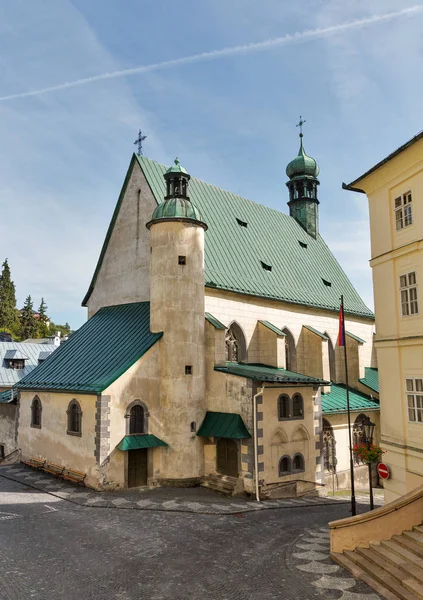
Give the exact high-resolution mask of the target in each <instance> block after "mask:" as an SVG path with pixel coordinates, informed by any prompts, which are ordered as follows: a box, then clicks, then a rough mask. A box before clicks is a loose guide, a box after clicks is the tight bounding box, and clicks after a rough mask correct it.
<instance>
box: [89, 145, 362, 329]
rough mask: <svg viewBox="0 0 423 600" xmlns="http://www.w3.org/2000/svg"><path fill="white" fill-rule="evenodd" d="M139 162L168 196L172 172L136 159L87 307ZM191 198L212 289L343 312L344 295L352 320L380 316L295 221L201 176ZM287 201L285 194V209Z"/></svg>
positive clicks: (160, 194)
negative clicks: (202, 229) (202, 226)
mask: <svg viewBox="0 0 423 600" xmlns="http://www.w3.org/2000/svg"><path fill="white" fill-rule="evenodd" d="M136 161H138V163H139V165H140V166H141V169H142V171H143V173H144V175H145V178H146V180H147V182H148V184H149V186H150V188H151V190H152V193H153V195H154V197H155V199H156V201H157V203H158V204H160V203H162V201H163V198H164V196H165V195H166V184H165V180H164V178H163V175H164V173H165V172H166V167H165V166H164V165H161V164H159V163H157V162H155V161H153V160H150V159H148V158H146V157H145V156H138V155H134V156H133V158H132V161H131V165H130V167H129V170H128V174H127V176H126V179H125V184H124V187H123V190H122V192H121V194H120V198H119V201H118V203H117V206H116V209H115V212H114V214H113V217H112V221H111V223H110V226H109V230H108V232H107V235H106V239H105V242H104V244H103V248H102V251H101V254H100V258H99V261H98V264H97V267H96V271H95V273H94V276H93V279H92V282H91V285H90V288H89V290H88V292H87V294H86V296H85V298H84V300H83V305H84V306H85V305H86V303H87V301H88V299H89V297H90V295H91V293H92V291H93V289H94V285H95V282H96V279H97V276H98V273H99V271H100V268H101V264H102V261H103V258H104V255H105V253H106V250H107V245H108V242H109V239H110V237H111V234H112V231H113V227H114V223H115V221H116V218H117V215H118V214H119V208H120V204H121V201H122V198H123V193H124V190H125V187H126V185H127V184H128V181H129V177H130V174H131V172H132V169H133V168H134V167H135V166H136ZM189 196H190V199H191V200H192V201H193V203H194V204H195V206H196V207H197V208H198V209H199V210H200V211H201V215H202V217H203V219H204V221H205V222H206V223H207V225H208V231H206V233H205V280H206V287H209V288H217V289H221V290H228V291H232V292H237V293H240V294H247V295H250V296H257V297H261V298H270V299H275V300H280V301H283V302H288V303H293V304H297V305H303V306H312V307H316V308H322V309H327V310H330V311H336V312H338V311H339V298H340V296H341V294H343V295H344V304H345V313H346V314H353V315H359V316H361V317H367V318H369V319H373V318H374V315H373V313H372V312H371V310H370V309H369V308H367V306H366V305H365V304H364V302H363V300H362V299H361V298H360V296H359V295H358V293H357V292H356V290H355V289H354V287H353V285H352V284H351V282H350V281H349V279H348V277H347V276H346V275H345V273H344V271H343V270H342V268H341V267H340V265H339V263H338V262H337V261H336V259H335V257H334V256H333V254H332V253H331V251H330V250H329V248H328V246H327V245H326V244H325V242H324V241H323V239H322V237H321V236H320V235H318V236H317V239H314V238H312V237H311V236H309V235H308V234H307V233H306V232H305V231H304V229H303V228H302V227H301V225H299V224H298V223H297V222H296V220H295V219H294V218H292V217H290V216H289V215H287V214H285V213H282V212H279V211H277V210H275V209H272V208H269V207H267V206H264V205H262V204H257V203H255V202H252V201H251V200H247V199H245V198H242V197H241V196H237V195H236V194H233V193H231V192H227V191H225V190H222V189H220V188H218V187H216V186H214V185H211V184H209V183H205V182H204V181H201V180H199V179H196V178H195V177H191V180H190V184H189ZM287 200H288V198H285V197H284V195H283V194H282V193H281V208H282V207H283V206H284V204H285V202H286V201H287ZM268 267H270V268H271V270H269V268H268ZM328 284H329V285H328Z"/></svg>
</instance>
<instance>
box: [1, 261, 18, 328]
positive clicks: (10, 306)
mask: <svg viewBox="0 0 423 600" xmlns="http://www.w3.org/2000/svg"><path fill="white" fill-rule="evenodd" d="M14 326H16V295H15V284H14V283H13V281H12V280H11V276H10V267H9V264H8V262H7V258H6V260H5V261H4V263H3V269H2V272H1V275H0V329H13V328H14Z"/></svg>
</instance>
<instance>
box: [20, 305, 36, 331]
mask: <svg viewBox="0 0 423 600" xmlns="http://www.w3.org/2000/svg"><path fill="white" fill-rule="evenodd" d="M33 306H34V303H33V302H32V299H31V296H28V297H27V299H26V300H25V304H24V306H23V309H22V310H21V329H20V336H21V338H22V340H26V339H28V338H32V337H35V336H36V335H37V333H38V331H37V329H38V323H37V319H36V318H35V317H34V311H33V310H32V309H33Z"/></svg>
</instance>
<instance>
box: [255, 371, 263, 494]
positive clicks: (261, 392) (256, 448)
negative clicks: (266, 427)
mask: <svg viewBox="0 0 423 600" xmlns="http://www.w3.org/2000/svg"><path fill="white" fill-rule="evenodd" d="M261 385H262V387H261V388H260V390H259V391H258V392H257V394H255V395H254V396H253V427H254V479H255V488H256V501H257V502H260V495H259V479H258V478H259V473H258V447H257V397H258V396H262V395H263V392H264V384H263V382H262V384H261Z"/></svg>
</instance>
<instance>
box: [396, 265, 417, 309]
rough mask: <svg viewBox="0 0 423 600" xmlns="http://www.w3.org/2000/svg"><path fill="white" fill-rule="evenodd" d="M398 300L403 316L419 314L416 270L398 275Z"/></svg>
mask: <svg viewBox="0 0 423 600" xmlns="http://www.w3.org/2000/svg"><path fill="white" fill-rule="evenodd" d="M400 302H401V315H402V316H403V317H412V316H414V315H418V314H419V303H418V291H417V275H416V271H411V272H410V273H404V274H403V275H400Z"/></svg>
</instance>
